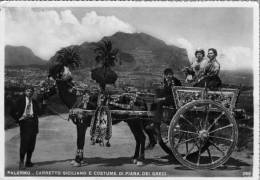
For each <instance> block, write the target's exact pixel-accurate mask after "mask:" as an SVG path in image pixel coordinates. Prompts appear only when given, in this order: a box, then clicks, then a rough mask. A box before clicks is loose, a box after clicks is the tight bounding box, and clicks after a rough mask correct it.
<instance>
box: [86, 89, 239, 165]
mask: <svg viewBox="0 0 260 180" xmlns="http://www.w3.org/2000/svg"><path fill="white" fill-rule="evenodd" d="M172 93H173V96H174V100H175V106H176V108H177V111H176V109H175V110H173V109H172V107H164V109H165V112H164V118H165V119H164V120H163V122H162V124H164V126H163V127H164V128H163V129H164V130H161V133H162V136H165V134H167V135H166V136H167V138H166V137H165V138H164V139H166V142H165V143H167V144H168V145H169V146H170V149H171V151H172V153H173V155H174V157H175V158H176V159H177V160H178V161H179V162H180V163H181V164H182V165H184V166H186V167H188V168H191V169H214V168H217V167H219V166H220V165H222V164H223V163H225V162H226V161H227V160H228V159H229V157H230V156H231V153H232V152H233V150H234V149H235V147H236V145H237V140H238V127H237V124H236V120H235V118H234V110H235V104H236V100H237V97H238V93H239V91H238V90H237V89H227V88H221V89H218V90H217V91H212V90H208V89H207V88H200V87H178V86H175V87H173V88H172ZM125 95H127V96H131V97H134V100H133V101H135V100H136V98H139V100H140V98H141V99H142V102H145V103H146V105H147V107H148V108H147V109H146V110H140V109H139V110H134V109H127V108H125V109H124V108H123V109H120V110H114V109H110V110H109V111H110V113H111V115H112V116H113V115H115V117H122V116H124V115H127V116H128V117H129V116H130V117H131V116H135V117H136V116H139V117H140V119H146V120H149V119H151V118H152V117H153V116H154V113H153V111H151V108H150V107H151V105H152V104H153V102H154V99H155V98H156V97H155V94H152V93H140V92H134V93H133V92H132V93H125V94H124V95H123V96H125ZM119 97H122V94H117V95H112V96H111V97H110V100H109V102H107V104H113V105H116V104H117V103H116V102H117V100H118V99H119ZM130 103H131V102H130ZM85 112H87V113H88V114H94V112H95V110H85ZM114 120H116V119H112V121H114ZM129 120H130V119H129ZM165 132H167V133H165ZM163 134H164V135H163Z"/></svg>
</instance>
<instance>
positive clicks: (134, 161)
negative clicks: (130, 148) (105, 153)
mask: <svg viewBox="0 0 260 180" xmlns="http://www.w3.org/2000/svg"><path fill="white" fill-rule="evenodd" d="M127 124H128V126H129V128H130V130H131V132H132V133H133V135H134V138H135V143H136V145H135V153H134V156H133V157H132V158H131V161H132V162H133V163H134V164H136V163H137V159H138V157H139V150H140V145H141V144H140V140H139V137H138V134H137V131H136V129H135V128H134V124H133V122H132V121H128V122H127Z"/></svg>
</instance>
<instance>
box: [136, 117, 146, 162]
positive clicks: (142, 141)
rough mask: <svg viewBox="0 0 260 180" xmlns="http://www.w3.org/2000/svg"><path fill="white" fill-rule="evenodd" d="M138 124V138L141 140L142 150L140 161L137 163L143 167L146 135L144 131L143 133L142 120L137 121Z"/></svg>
mask: <svg viewBox="0 0 260 180" xmlns="http://www.w3.org/2000/svg"><path fill="white" fill-rule="evenodd" d="M137 124H138V125H139V126H137V129H138V131H137V132H138V137H139V138H140V143H141V147H140V148H141V149H140V154H139V157H138V161H137V166H141V165H143V162H144V160H145V154H144V150H145V134H144V131H143V129H144V128H143V124H142V121H141V120H140V119H137Z"/></svg>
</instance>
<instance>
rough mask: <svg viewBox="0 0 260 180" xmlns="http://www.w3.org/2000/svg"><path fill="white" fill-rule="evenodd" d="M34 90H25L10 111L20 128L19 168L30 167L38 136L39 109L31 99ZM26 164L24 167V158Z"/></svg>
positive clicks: (29, 88) (29, 87) (27, 88)
mask: <svg viewBox="0 0 260 180" xmlns="http://www.w3.org/2000/svg"><path fill="white" fill-rule="evenodd" d="M33 93H34V88H33V87H31V86H28V87H26V88H25V95H23V96H22V97H20V98H19V99H18V100H17V102H16V103H15V105H14V107H13V108H12V109H11V115H12V117H13V118H14V119H15V120H16V122H17V123H18V124H19V126H20V162H19V168H20V169H22V168H24V166H25V167H32V166H33V163H32V162H31V157H32V153H33V151H34V148H35V143H36V136H37V134H38V131H39V130H38V115H39V108H38V105H37V103H36V101H35V100H33V99H32V96H33ZM25 155H26V162H25V165H24V158H25Z"/></svg>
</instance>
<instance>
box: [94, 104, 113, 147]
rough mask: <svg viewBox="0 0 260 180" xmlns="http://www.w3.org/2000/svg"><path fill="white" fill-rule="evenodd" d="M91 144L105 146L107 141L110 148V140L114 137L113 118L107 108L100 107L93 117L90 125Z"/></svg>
mask: <svg viewBox="0 0 260 180" xmlns="http://www.w3.org/2000/svg"><path fill="white" fill-rule="evenodd" d="M90 136H91V144H92V145H95V144H96V143H99V145H100V146H104V140H107V142H106V146H107V147H109V146H110V143H109V140H110V138H111V137H112V118H111V113H110V110H109V108H108V107H107V106H99V107H98V108H97V109H96V111H95V113H94V115H93V116H92V120H91V125H90Z"/></svg>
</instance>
